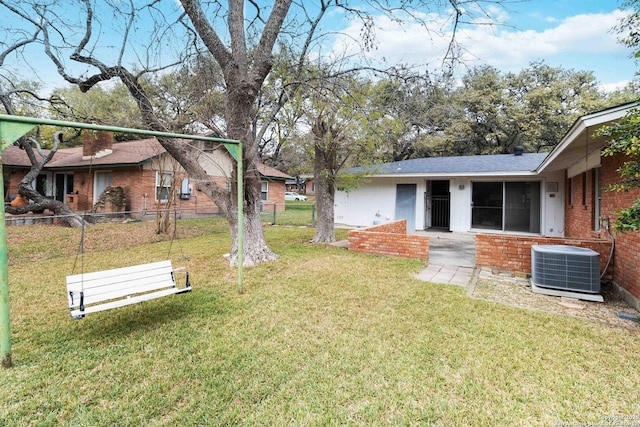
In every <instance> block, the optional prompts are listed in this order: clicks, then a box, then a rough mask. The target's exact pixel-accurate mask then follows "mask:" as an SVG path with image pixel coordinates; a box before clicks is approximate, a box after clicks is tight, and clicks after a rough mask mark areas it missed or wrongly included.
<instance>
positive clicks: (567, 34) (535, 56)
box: [334, 10, 633, 82]
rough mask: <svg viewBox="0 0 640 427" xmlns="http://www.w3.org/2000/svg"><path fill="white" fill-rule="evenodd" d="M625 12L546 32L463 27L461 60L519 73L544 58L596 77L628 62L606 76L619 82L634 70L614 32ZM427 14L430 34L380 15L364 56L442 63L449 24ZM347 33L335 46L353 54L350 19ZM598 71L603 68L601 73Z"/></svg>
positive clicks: (567, 22)
mask: <svg viewBox="0 0 640 427" xmlns="http://www.w3.org/2000/svg"><path fill="white" fill-rule="evenodd" d="M494 16H496V17H498V18H499V19H497V21H498V22H502V23H505V24H508V22H509V21H508V19H509V18H508V17H507V16H504V14H502V15H500V11H496V12H495V14H494ZM623 16H625V12H623V11H620V10H615V11H612V12H610V13H600V14H581V15H576V16H572V17H569V18H566V19H564V20H562V21H557V25H555V26H553V27H552V28H548V29H545V30H542V31H536V30H531V29H522V30H518V29H513V28H511V27H507V26H487V25H480V26H474V27H466V28H463V29H460V30H459V32H458V34H457V41H458V42H459V43H460V44H461V45H462V47H463V48H464V50H465V53H464V54H463V57H462V59H463V62H464V63H465V64H466V65H467V66H473V65H480V64H488V65H492V66H495V67H497V68H499V69H501V70H504V71H518V70H520V69H522V68H525V67H527V66H528V65H529V63H531V62H532V61H538V60H544V61H546V62H548V63H550V64H552V65H557V66H562V67H564V68H567V69H576V70H588V71H594V73H595V74H596V78H598V79H602V78H603V77H602V76H604V75H605V74H604V73H605V71H607V72H608V73H612V72H613V71H615V70H612V69H611V68H616V67H620V66H621V65H622V64H623V62H624V67H623V68H625V71H624V72H626V73H627V74H625V75H624V76H622V77H613V76H611V77H607V79H608V81H610V82H615V81H621V80H625V79H630V78H632V74H633V73H632V72H628V71H627V69H630V68H632V66H633V63H632V61H631V60H630V59H628V56H629V51H628V50H627V48H625V47H624V46H623V45H621V44H620V43H619V42H618V41H617V34H615V33H614V32H612V31H611V29H612V28H613V27H614V26H615V25H617V24H618V23H619V21H620V19H621V18H622V17H623ZM423 18H424V19H428V20H429V25H428V26H429V28H430V29H433V30H434V31H431V32H429V31H427V30H426V29H425V28H424V27H422V26H420V25H418V24H417V23H408V22H405V23H404V24H400V23H398V22H395V21H392V20H390V19H389V18H388V17H377V18H376V47H377V48H376V50H375V51H373V52H369V53H368V54H367V55H366V57H367V58H368V59H369V60H374V61H375V60H378V61H379V60H381V59H382V58H384V59H385V60H386V63H387V64H395V63H404V64H409V65H422V66H424V65H425V64H429V68H433V67H436V66H439V65H440V64H441V63H442V59H443V56H444V54H445V52H446V50H447V47H448V43H449V40H450V36H451V32H450V29H449V23H448V21H447V20H446V19H445V18H444V17H442V16H436V15H425V16H423ZM548 22H550V21H549V20H548ZM343 33H344V34H343V35H342V36H340V37H338V38H337V40H336V43H335V44H334V50H335V51H338V50H340V49H339V48H338V47H339V46H344V45H346V46H348V51H349V52H351V53H355V52H356V51H357V50H358V48H357V47H356V46H355V45H354V43H353V40H359V39H360V27H359V25H357V23H352V24H351V25H350V26H349V27H348V28H347V29H345V30H344V31H343ZM611 61H615V63H611ZM607 67H608V68H609V70H606V68H607ZM599 70H603V71H602V73H603V74H602V75H600V71H599ZM607 75H608V74H607Z"/></svg>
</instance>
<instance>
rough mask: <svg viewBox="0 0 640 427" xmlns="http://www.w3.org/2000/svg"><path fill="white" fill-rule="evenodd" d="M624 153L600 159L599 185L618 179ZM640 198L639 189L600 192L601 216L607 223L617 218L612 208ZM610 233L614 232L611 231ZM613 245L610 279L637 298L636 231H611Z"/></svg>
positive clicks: (639, 245)
mask: <svg viewBox="0 0 640 427" xmlns="http://www.w3.org/2000/svg"><path fill="white" fill-rule="evenodd" d="M624 160H625V158H624V156H615V157H603V158H602V187H603V189H606V188H607V187H608V186H609V185H611V184H614V183H616V182H619V181H620V174H619V173H618V171H617V170H618V168H619V167H620V166H622V163H623V162H624ZM637 198H640V189H638V188H635V189H633V190H631V191H628V192H619V191H603V192H602V216H608V217H610V218H611V224H613V222H614V221H615V219H616V218H617V215H616V211H617V210H618V209H620V208H623V207H629V206H631V205H632V204H633V202H634V201H635V199H637ZM611 231H612V233H615V232H614V231H613V230H611ZM614 236H615V239H616V248H615V255H614V262H615V269H614V275H613V281H614V282H615V283H616V284H618V285H619V286H621V287H623V288H624V289H626V290H627V291H629V292H630V293H631V294H632V295H633V296H634V297H636V298H638V299H640V232H638V231H636V232H633V233H624V234H614Z"/></svg>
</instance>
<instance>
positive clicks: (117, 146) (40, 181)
mask: <svg viewBox="0 0 640 427" xmlns="http://www.w3.org/2000/svg"><path fill="white" fill-rule="evenodd" d="M185 143H186V142H185ZM189 144H191V145H192V146H193V148H194V150H197V151H199V152H200V153H201V155H200V158H199V161H200V163H201V164H202V166H203V167H204V168H205V170H206V171H207V173H208V174H209V175H210V176H211V179H212V180H216V181H220V184H222V185H228V184H226V183H227V182H228V181H229V179H230V178H229V177H230V176H231V170H232V169H233V167H234V163H233V160H232V158H231V156H230V155H229V153H228V152H227V151H226V149H225V148H224V146H222V145H219V144H214V143H210V142H206V141H189ZM2 164H3V170H4V175H5V176H4V185H5V195H6V197H7V199H8V200H10V199H11V198H12V197H14V196H15V195H16V194H17V192H18V185H19V183H20V180H21V179H22V178H23V177H24V176H25V174H26V173H27V172H28V171H29V169H30V167H31V163H30V162H29V159H28V157H27V156H26V153H25V152H24V151H23V150H21V149H20V148H19V147H16V146H10V147H7V148H6V149H5V150H4V151H3V153H2ZM258 169H259V171H260V173H261V176H262V178H263V181H262V188H263V190H264V191H263V197H264V199H263V200H264V202H265V203H276V204H279V205H281V206H284V192H285V191H284V182H285V180H286V179H288V178H290V177H289V176H288V175H286V174H283V173H282V172H280V171H277V170H275V169H273V168H269V167H267V166H264V165H262V164H258ZM33 185H34V188H35V189H36V190H38V191H39V192H40V193H41V194H43V195H45V196H47V197H51V198H54V199H56V200H59V201H62V202H65V203H66V204H68V205H69V206H70V207H71V208H72V209H73V210H74V211H76V212H92V211H97V212H113V211H117V212H122V211H126V212H131V213H132V214H145V213H147V212H150V211H155V210H156V209H157V208H163V207H164V206H166V203H167V198H168V197H170V196H171V194H172V193H173V194H174V196H173V197H174V198H175V199H174V200H175V206H176V207H177V208H178V209H179V210H181V211H183V212H186V213H193V214H205V213H217V212H218V207H217V206H216V204H215V203H214V202H213V201H212V200H211V199H210V198H209V197H208V196H206V195H205V194H204V193H202V192H201V191H200V190H199V188H198V182H196V181H194V180H191V179H190V178H189V177H188V176H187V175H186V173H185V171H184V170H183V169H182V167H180V165H179V164H178V163H177V162H176V161H175V160H174V159H172V158H171V156H169V155H168V153H167V152H166V151H165V149H164V148H163V147H162V146H161V145H160V143H159V142H158V141H157V140H156V139H155V138H148V139H141V140H136V141H127V142H115V143H114V141H113V135H112V134H111V133H109V132H96V133H93V132H85V133H84V134H83V145H82V146H81V147H73V148H60V149H59V150H58V151H57V152H56V154H55V156H54V157H53V159H52V160H51V161H50V162H49V163H47V164H46V165H45V167H44V168H43V170H42V171H41V174H40V175H39V176H38V178H37V179H36V180H35V182H34V183H33ZM107 187H121V188H122V189H123V192H124V200H123V204H122V205H121V206H113V205H110V206H104V203H99V202H100V201H101V199H100V197H101V195H102V194H103V192H104V190H105V188H107Z"/></svg>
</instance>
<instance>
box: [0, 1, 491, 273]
mask: <svg viewBox="0 0 640 427" xmlns="http://www.w3.org/2000/svg"><path fill="white" fill-rule="evenodd" d="M72 3H73V6H71V4H72ZM482 3H484V2H483V1H482V0H473V1H471V2H465V3H464V4H461V2H459V1H457V0H449V1H440V0H437V1H436V0H419V1H415V2H410V3H406V2H399V3H397V4H396V3H394V2H386V1H379V0H364V1H361V2H351V1H348V0H347V1H344V0H317V1H314V2H298V3H294V2H293V1H292V0H275V1H274V2H273V3H270V4H265V3H259V2H254V1H242V0H229V1H228V2H226V3H223V2H219V1H213V2H204V1H199V0H181V1H180V6H181V7H180V8H176V7H175V5H176V3H175V2H172V1H169V0H166V1H157V0H153V1H152V0H149V1H148V2H146V3H143V2H133V1H130V2H120V1H112V0H108V1H105V2H95V3H94V2H92V1H90V0H77V1H72V0H68V1H64V2H63V1H57V2H53V1H50V2H41V1H35V0H28V1H20V2H18V1H9V0H0V5H3V6H5V8H8V9H9V10H10V11H11V13H12V14H13V18H14V19H12V20H5V21H4V22H3V24H1V25H3V27H4V29H5V30H7V34H16V28H14V27H11V26H12V25H14V24H15V23H16V22H19V23H20V25H21V26H22V27H29V28H30V29H32V30H33V34H35V36H37V39H38V41H39V42H40V43H41V45H42V46H43V47H44V52H45V54H46V55H47V56H48V57H49V59H50V60H51V61H52V63H53V65H54V67H55V69H56V70H57V71H58V73H59V74H60V75H61V76H62V77H63V78H64V79H65V80H66V81H67V82H69V83H71V84H74V85H76V86H77V87H78V88H79V89H80V90H82V91H88V90H90V89H92V88H93V87H95V86H96V85H99V84H100V83H102V82H106V81H109V80H112V79H116V80H119V81H120V82H121V83H122V84H124V85H125V86H126V87H127V89H128V90H129V92H130V93H131V95H132V96H133V97H134V99H135V100H136V102H137V103H138V106H139V108H140V111H141V114H142V118H143V121H144V123H145V125H146V126H147V127H148V128H150V129H152V130H158V131H165V130H173V129H169V127H168V124H167V123H165V122H164V121H163V120H162V116H161V115H160V114H158V112H157V111H156V110H155V109H154V104H153V102H152V100H151V94H150V93H149V92H148V91H147V90H146V89H145V86H144V84H143V79H144V76H145V75H147V74H149V73H160V72H162V71H163V70H167V69H169V68H171V67H175V66H178V65H180V64H182V63H184V61H185V60H187V59H188V57H189V56H190V55H196V54H197V53H200V52H198V50H201V48H203V49H202V50H204V51H205V52H208V53H209V54H210V55H211V56H212V57H213V59H214V61H215V62H216V63H217V65H218V67H219V69H220V72H221V74H222V77H223V85H224V90H225V92H224V112H223V115H222V116H223V118H224V125H223V126H222V127H223V129H222V130H223V131H224V134H225V136H226V137H228V138H231V139H239V140H242V141H243V142H244V146H243V147H244V152H243V153H242V156H243V160H244V162H245V164H246V166H247V167H246V168H245V171H246V172H245V182H246V188H245V192H244V193H245V194H244V206H245V218H246V222H245V228H246V229H245V232H244V236H245V241H246V242H245V245H244V248H245V251H246V253H245V256H244V260H245V263H246V264H247V265H251V264H255V263H258V262H261V261H265V260H270V259H274V258H275V257H276V256H275V254H273V252H272V251H271V250H270V249H269V247H268V246H267V244H266V242H265V239H264V235H263V232H262V227H261V221H260V215H259V203H260V186H259V181H260V178H259V175H258V172H257V168H256V167H255V164H256V161H257V158H258V151H259V150H258V148H259V144H260V141H261V140H262V137H263V136H264V135H265V133H266V131H267V128H268V126H269V125H270V124H271V123H272V122H273V120H274V119H275V118H276V117H277V113H278V111H279V109H280V108H282V106H284V105H285V104H286V103H287V102H288V101H289V100H290V99H291V98H292V96H293V95H294V94H295V92H296V91H297V90H298V89H299V88H300V86H301V85H302V84H303V82H304V79H302V78H297V77H296V76H302V75H303V73H304V70H305V68H306V64H307V63H308V61H309V58H310V57H313V56H322V55H323V54H324V53H326V50H327V49H326V46H327V44H330V43H332V39H331V37H334V35H335V31H334V29H330V28H327V27H325V26H323V25H322V24H323V22H324V21H326V16H327V15H328V14H329V13H330V12H332V11H333V12H336V13H340V14H343V15H344V16H345V18H346V19H347V20H350V21H355V22H360V23H361V24H362V32H361V37H360V40H357V41H356V40H354V42H360V43H361V44H362V45H363V46H365V47H369V48H371V47H373V46H374V43H373V41H374V35H375V32H374V29H375V25H374V21H375V17H376V16H381V15H385V16H387V17H388V18H391V19H392V20H394V21H398V20H413V21H415V22H418V23H420V24H421V25H423V26H424V27H425V28H426V29H428V30H433V29H434V27H435V28H438V29H440V28H442V27H441V25H442V23H441V22H440V21H430V19H431V18H432V16H433V15H432V14H431V13H432V12H434V13H435V12H438V13H444V14H445V15H449V16H450V17H451V18H452V19H451V21H450V22H451V26H450V30H451V31H452V32H453V34H455V30H456V29H458V28H459V26H460V25H462V24H463V23H465V22H473V23H474V24H476V23H477V21H476V20H475V18H477V16H473V15H472V14H473V13H477V14H478V15H479V16H482V15H486V10H482V9H481V8H480V7H475V6H481V5H482ZM486 3H488V4H496V1H487V2H486ZM498 3H500V2H498ZM463 6H464V7H463ZM71 7H73V10H74V13H73V14H69V13H67V11H68V10H70V8H71ZM465 18H466V19H465ZM107 29H108V31H106V30H107ZM452 40H455V37H452ZM277 42H279V44H277ZM276 46H287V47H288V48H289V49H290V50H291V52H292V55H293V61H292V62H293V64H294V67H292V69H291V70H290V74H291V78H289V79H288V81H287V83H286V85H283V87H282V91H280V93H279V95H278V98H277V100H275V101H274V102H271V103H269V104H268V105H269V107H270V109H271V111H270V112H268V113H266V114H260V106H261V104H260V103H259V100H260V95H261V92H262V89H263V87H264V84H265V82H266V81H267V77H268V76H269V74H270V72H271V70H272V67H273V51H274V48H275V47H276ZM312 50H313V55H312ZM455 52H456V49H455V45H454V44H453V43H452V44H451V45H450V49H449V52H448V53H447V54H446V55H445V56H446V57H452V56H455V55H452V54H454V53H455ZM262 105H266V104H262ZM160 142H161V144H162V145H163V146H164V147H165V149H167V151H168V152H169V153H170V154H171V155H172V156H173V157H174V158H176V159H177V160H178V161H179V162H180V164H181V165H182V167H184V168H185V170H186V171H187V172H188V173H189V174H190V175H191V176H192V178H193V179H195V180H198V181H199V182H200V183H201V187H202V190H203V191H204V192H205V194H207V195H209V196H210V197H211V198H212V199H213V200H214V201H215V202H216V204H218V206H220V208H221V209H222V211H223V212H224V213H225V215H226V218H227V220H228V221H229V224H230V230H231V235H232V242H233V244H232V257H231V260H232V263H233V262H234V261H235V260H236V259H237V242H236V236H237V206H236V204H235V200H236V198H235V197H234V195H233V190H232V191H231V192H228V191H227V189H226V186H224V185H223V186H219V185H217V184H216V183H215V182H213V181H212V180H210V179H209V177H208V176H207V175H206V172H205V171H204V170H203V169H202V167H201V166H200V164H199V163H198V155H197V152H196V151H194V150H192V149H190V148H189V147H188V146H186V145H185V144H183V143H181V142H179V141H175V140H170V139H161V140H160ZM235 179H236V177H235V176H232V180H235ZM231 188H232V189H235V186H233V185H232V186H231Z"/></svg>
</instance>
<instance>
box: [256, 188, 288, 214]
mask: <svg viewBox="0 0 640 427" xmlns="http://www.w3.org/2000/svg"><path fill="white" fill-rule="evenodd" d="M267 182H268V183H269V184H268V185H269V186H268V190H267V200H266V201H263V202H262V209H263V211H266V212H272V211H273V205H274V204H275V206H276V211H283V210H285V203H284V193H285V192H286V188H285V182H284V181H276V180H267Z"/></svg>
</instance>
